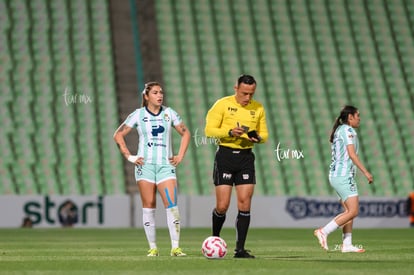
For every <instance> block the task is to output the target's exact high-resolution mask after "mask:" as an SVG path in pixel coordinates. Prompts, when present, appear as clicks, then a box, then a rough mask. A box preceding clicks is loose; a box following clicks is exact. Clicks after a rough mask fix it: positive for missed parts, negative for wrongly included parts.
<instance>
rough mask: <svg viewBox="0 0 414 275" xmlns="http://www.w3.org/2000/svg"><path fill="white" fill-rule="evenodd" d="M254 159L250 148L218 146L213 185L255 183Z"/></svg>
mask: <svg viewBox="0 0 414 275" xmlns="http://www.w3.org/2000/svg"><path fill="white" fill-rule="evenodd" d="M254 160H255V156H254V154H253V152H252V150H251V149H232V148H228V147H224V146H219V148H218V150H217V152H216V157H215V159H214V171H213V182H214V185H216V186H217V185H223V184H225V185H239V184H249V183H251V184H256V173H255V168H254Z"/></svg>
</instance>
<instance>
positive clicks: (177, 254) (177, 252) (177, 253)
mask: <svg viewBox="0 0 414 275" xmlns="http://www.w3.org/2000/svg"><path fill="white" fill-rule="evenodd" d="M171 256H174V257H183V256H187V254H185V253H184V252H183V251H182V250H181V248H179V247H176V248H173V249H171Z"/></svg>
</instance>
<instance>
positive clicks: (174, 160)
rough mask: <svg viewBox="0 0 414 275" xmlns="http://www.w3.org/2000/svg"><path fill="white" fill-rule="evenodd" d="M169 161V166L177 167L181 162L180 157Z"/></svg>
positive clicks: (174, 157)
mask: <svg viewBox="0 0 414 275" xmlns="http://www.w3.org/2000/svg"><path fill="white" fill-rule="evenodd" d="M169 160H170V163H171V165H173V166H177V165H178V164H180V163H181V161H182V160H183V158H182V157H180V156H173V157H172V158H170V159H169Z"/></svg>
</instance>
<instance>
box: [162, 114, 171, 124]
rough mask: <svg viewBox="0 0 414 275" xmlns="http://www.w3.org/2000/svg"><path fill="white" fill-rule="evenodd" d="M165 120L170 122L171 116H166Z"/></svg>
mask: <svg viewBox="0 0 414 275" xmlns="http://www.w3.org/2000/svg"><path fill="white" fill-rule="evenodd" d="M164 120H165V121H167V122H170V120H171V119H170V116H169V115H168V114H164Z"/></svg>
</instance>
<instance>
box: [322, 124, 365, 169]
mask: <svg viewBox="0 0 414 275" xmlns="http://www.w3.org/2000/svg"><path fill="white" fill-rule="evenodd" d="M349 144H353V145H354V147H355V153H356V154H358V147H359V143H358V136H357V133H356V131H355V130H354V129H353V128H352V127H351V126H349V125H341V126H339V127H338V128H337V129H336V131H335V134H334V138H333V142H332V145H331V148H332V163H331V166H330V172H329V176H331V177H338V176H339V177H340V176H342V177H354V176H355V173H356V167H355V165H354V163H353V162H352V160H351V159H350V158H349V155H348V151H347V150H346V146H347V145H349Z"/></svg>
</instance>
